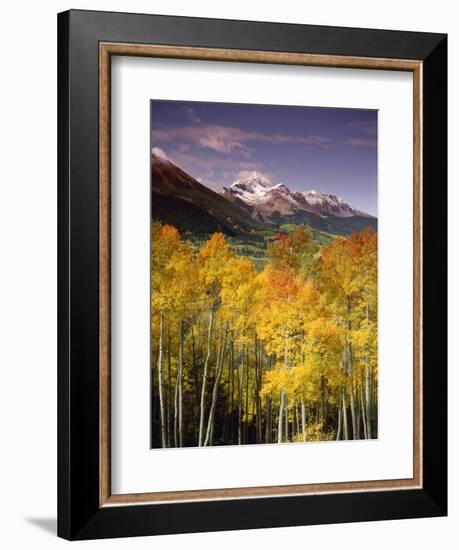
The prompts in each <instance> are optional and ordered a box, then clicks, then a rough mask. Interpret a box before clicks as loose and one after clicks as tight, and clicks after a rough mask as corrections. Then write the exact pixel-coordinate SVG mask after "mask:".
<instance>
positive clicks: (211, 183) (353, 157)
mask: <svg viewBox="0 0 459 550" xmlns="http://www.w3.org/2000/svg"><path fill="white" fill-rule="evenodd" d="M150 106H151V109H150V116H151V147H152V150H153V151H154V152H155V153H156V154H159V155H160V156H162V157H164V158H167V159H168V160H170V161H172V162H173V163H174V164H176V165H177V166H179V167H180V168H182V169H183V170H185V172H187V173H188V174H190V175H191V176H193V177H194V178H195V179H197V180H198V181H200V182H201V183H202V184H204V185H206V186H208V187H210V188H211V189H214V190H215V191H218V190H220V189H221V188H222V187H224V186H225V187H227V186H229V185H231V184H232V183H233V182H234V181H236V180H237V179H238V178H240V177H244V176H245V175H248V174H249V173H250V172H253V171H254V170H256V171H257V172H260V173H262V174H263V175H265V176H266V177H268V178H269V179H270V180H271V181H272V183H273V185H275V184H277V183H284V184H285V185H287V187H289V188H290V189H292V190H294V191H310V190H313V189H314V190H316V191H322V192H326V193H333V194H335V195H338V196H339V197H341V198H343V199H344V200H345V201H347V202H348V203H350V205H351V206H352V207H354V208H357V209H359V210H363V211H364V212H367V213H369V214H372V215H376V214H377V111H374V110H366V109H332V108H321V107H292V106H279V105H248V104H235V103H201V102H188V101H163V100H152V101H151V105H150Z"/></svg>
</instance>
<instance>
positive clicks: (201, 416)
mask: <svg viewBox="0 0 459 550" xmlns="http://www.w3.org/2000/svg"><path fill="white" fill-rule="evenodd" d="M213 321H214V308H213V307H211V308H210V312H209V328H208V332H207V355H206V360H205V363H204V373H203V375H202V388H201V407H200V414H199V440H198V445H199V447H202V444H203V442H204V413H205V410H204V409H205V400H206V384H207V369H208V367H209V361H210V353H211V346H212V326H213Z"/></svg>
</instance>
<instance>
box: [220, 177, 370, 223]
mask: <svg viewBox="0 0 459 550" xmlns="http://www.w3.org/2000/svg"><path fill="white" fill-rule="evenodd" d="M223 193H226V194H229V195H231V196H232V197H237V198H239V199H241V200H242V201H243V202H245V203H246V204H248V205H250V206H255V207H256V208H257V209H258V210H259V211H260V212H262V213H265V214H270V213H272V212H274V211H276V210H278V211H279V212H281V213H284V214H288V213H293V212H295V211H297V210H305V211H308V212H313V213H315V214H318V215H319V216H323V217H326V216H328V215H334V216H340V217H349V216H357V215H366V214H364V213H363V212H359V211H358V210H354V209H353V208H352V207H351V206H350V205H349V204H348V203H347V202H345V201H344V200H343V199H342V198H341V197H337V196H336V195H333V194H331V193H323V192H321V191H317V190H316V189H312V190H311V191H304V192H300V191H292V190H291V189H290V188H289V187H287V186H286V185H285V184H283V183H277V184H275V185H273V184H272V182H271V180H270V179H269V178H267V177H266V176H264V175H263V174H261V173H260V172H256V171H254V172H250V173H249V174H248V175H244V177H241V178H239V179H238V180H236V181H235V182H234V183H233V184H232V185H230V187H229V188H224V189H223Z"/></svg>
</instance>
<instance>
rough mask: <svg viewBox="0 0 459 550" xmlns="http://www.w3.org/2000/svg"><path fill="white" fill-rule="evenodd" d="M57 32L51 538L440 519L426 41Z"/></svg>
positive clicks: (371, 34)
mask: <svg viewBox="0 0 459 550" xmlns="http://www.w3.org/2000/svg"><path fill="white" fill-rule="evenodd" d="M58 33H59V60H58V70H59V75H58V86H59V89H58V96H59V128H58V130H59V139H58V176H59V189H58V195H59V205H58V206H59V243H58V253H59V289H58V291H59V311H58V325H59V334H58V342H59V344H58V345H59V349H58V357H59V365H58V380H59V387H58V393H59V395H58V407H59V411H58V413H59V424H58V435H59V445H58V447H59V472H58V481H59V495H58V497H59V498H58V533H59V535H60V536H62V537H64V538H66V539H93V538H105V537H124V536H138V535H154V534H167V533H184V532H197V531H216V530H229V529H246V528H247V529H249V528H261V527H276V526H293V525H308V524H317V523H336V522H350V521H368V520H382V519H397V518H415V517H417V518H419V517H432V516H441V515H446V510H447V477H446V476H447V464H446V460H447V435H446V434H447V419H446V410H447V402H446V399H447V391H446V390H447V388H446V200H447V191H446V174H447V169H446V163H447V158H446V151H447V147H446V139H447V126H446V89H447V39H446V36H445V35H441V34H430V33H412V32H403V31H387V30H384V31H383V30H368V29H350V28H336V27H317V26H309V25H287V24H277V23H276V24H274V23H261V22H248V21H228V20H211V19H195V18H184V17H170V16H155V15H138V14H125V13H108V12H90V11H73V10H72V11H69V12H64V13H61V14H59V19H58Z"/></svg>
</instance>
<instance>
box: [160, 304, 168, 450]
mask: <svg viewBox="0 0 459 550" xmlns="http://www.w3.org/2000/svg"><path fill="white" fill-rule="evenodd" d="M163 321H164V316H163V312H162V311H161V313H160V314H159V350H158V390H159V409H160V431H161V445H162V446H163V448H165V447H166V446H167V445H166V411H165V408H164V393H163V330H164V327H163V324H164V323H163Z"/></svg>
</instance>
